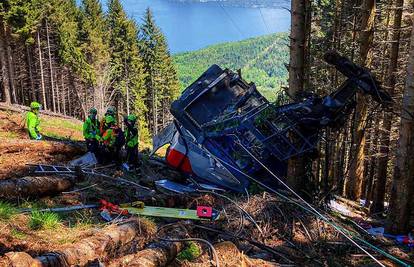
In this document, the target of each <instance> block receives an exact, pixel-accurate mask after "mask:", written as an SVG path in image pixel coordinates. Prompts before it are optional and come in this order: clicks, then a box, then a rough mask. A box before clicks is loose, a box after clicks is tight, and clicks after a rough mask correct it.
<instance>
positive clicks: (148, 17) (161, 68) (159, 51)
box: [139, 9, 179, 134]
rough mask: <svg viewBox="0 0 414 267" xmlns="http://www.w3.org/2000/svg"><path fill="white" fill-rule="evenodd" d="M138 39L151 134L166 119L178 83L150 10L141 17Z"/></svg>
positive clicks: (162, 124)
mask: <svg viewBox="0 0 414 267" xmlns="http://www.w3.org/2000/svg"><path fill="white" fill-rule="evenodd" d="M139 40H140V52H141V55H142V58H143V60H144V69H145V72H146V73H147V74H148V76H147V77H146V79H145V87H146V88H147V94H146V95H147V96H146V99H147V106H148V107H149V110H148V113H147V119H148V122H149V126H150V129H151V131H152V133H153V134H157V132H158V130H159V128H161V127H163V126H165V123H166V121H167V120H168V118H166V116H167V110H168V107H169V105H170V103H171V101H172V100H173V99H174V98H175V97H176V96H177V94H178V90H179V83H178V79H177V75H176V72H175V70H174V66H173V63H172V59H171V55H170V53H169V51H168V46H167V42H166V40H165V37H164V35H163V34H162V32H161V30H160V29H159V27H158V26H157V25H156V24H155V21H154V17H153V15H152V12H151V10H150V9H147V11H146V13H145V15H144V23H143V25H142V27H141V31H140V34H139Z"/></svg>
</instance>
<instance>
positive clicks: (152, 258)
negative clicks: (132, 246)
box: [109, 241, 183, 267]
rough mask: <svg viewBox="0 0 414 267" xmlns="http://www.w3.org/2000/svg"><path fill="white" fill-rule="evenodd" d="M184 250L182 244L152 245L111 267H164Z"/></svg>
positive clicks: (111, 264)
mask: <svg viewBox="0 0 414 267" xmlns="http://www.w3.org/2000/svg"><path fill="white" fill-rule="evenodd" d="M182 248H183V243H181V242H167V241H161V242H158V243H151V244H150V245H148V246H147V248H146V249H144V250H141V251H138V252H137V253H135V254H130V255H126V256H124V257H122V258H120V259H117V260H115V261H113V262H111V263H110V264H109V267H127V266H128V267H164V266H167V265H168V264H169V263H171V262H172V261H173V260H174V259H175V258H176V257H177V255H178V253H180V251H181V249H182Z"/></svg>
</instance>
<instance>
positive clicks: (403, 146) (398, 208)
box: [387, 27, 414, 233]
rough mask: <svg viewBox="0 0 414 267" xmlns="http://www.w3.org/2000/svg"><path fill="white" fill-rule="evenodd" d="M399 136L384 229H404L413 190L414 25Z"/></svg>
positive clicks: (407, 220)
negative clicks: (385, 227)
mask: <svg viewBox="0 0 414 267" xmlns="http://www.w3.org/2000/svg"><path fill="white" fill-rule="evenodd" d="M411 31H412V32H411V38H410V41H411V43H410V48H409V53H410V54H409V57H408V66H407V78H406V83H405V88H404V94H403V103H402V108H403V110H402V112H401V124H400V138H399V141H398V148H397V156H396V163H395V168H394V179H393V182H392V189H391V198H390V206H389V213H388V225H387V228H388V229H387V231H389V232H391V233H406V232H407V231H408V225H409V220H410V213H411V203H412V201H413V199H412V197H413V193H414V192H413V191H414V157H413V155H414V119H413V117H412V116H413V115H412V114H414V27H412V29H411Z"/></svg>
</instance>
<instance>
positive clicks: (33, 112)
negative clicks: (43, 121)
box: [26, 102, 42, 140]
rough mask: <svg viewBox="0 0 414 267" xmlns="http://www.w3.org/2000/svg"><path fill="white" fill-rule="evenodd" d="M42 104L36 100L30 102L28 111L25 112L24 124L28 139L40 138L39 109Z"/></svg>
mask: <svg viewBox="0 0 414 267" xmlns="http://www.w3.org/2000/svg"><path fill="white" fill-rule="evenodd" d="M41 107H42V105H40V104H39V103H38V102H32V103H30V111H29V112H27V114H26V126H27V131H28V133H29V137H30V139H34V140H41V139H42V135H41V134H40V118H39V111H40V108H41Z"/></svg>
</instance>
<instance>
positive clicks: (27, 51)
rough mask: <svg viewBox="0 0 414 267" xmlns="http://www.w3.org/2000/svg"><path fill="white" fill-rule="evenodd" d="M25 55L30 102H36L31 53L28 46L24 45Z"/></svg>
mask: <svg viewBox="0 0 414 267" xmlns="http://www.w3.org/2000/svg"><path fill="white" fill-rule="evenodd" d="M26 55H27V65H28V67H29V79H30V89H31V93H32V100H33V101H36V100H37V96H36V89H35V85H34V80H33V70H32V67H33V66H32V53H31V52H30V51H29V46H28V45H26Z"/></svg>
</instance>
